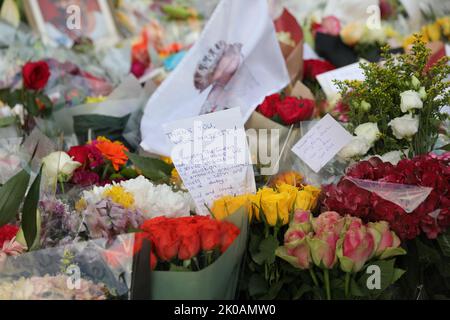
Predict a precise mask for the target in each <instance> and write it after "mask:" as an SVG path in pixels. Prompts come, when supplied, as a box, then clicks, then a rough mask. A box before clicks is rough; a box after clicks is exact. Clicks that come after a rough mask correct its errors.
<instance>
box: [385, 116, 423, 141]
mask: <svg viewBox="0 0 450 320" xmlns="http://www.w3.org/2000/svg"><path fill="white" fill-rule="evenodd" d="M389 126H390V127H391V129H392V132H393V134H394V136H395V137H396V138H397V139H405V138H406V139H410V138H411V137H412V136H414V135H415V134H416V133H417V131H418V130H419V117H418V116H412V115H411V114H405V115H404V116H403V117H399V118H395V119H392V120H391V121H390V122H389Z"/></svg>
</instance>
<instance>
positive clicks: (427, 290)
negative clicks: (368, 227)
mask: <svg viewBox="0 0 450 320" xmlns="http://www.w3.org/2000/svg"><path fill="white" fill-rule="evenodd" d="M449 160H450V156H449V154H448V153H446V154H443V155H441V156H436V155H432V154H429V155H423V156H418V157H415V158H413V159H403V160H401V161H400V162H399V163H398V164H397V165H395V166H394V165H392V164H391V163H386V162H382V161H381V160H380V159H379V158H376V157H375V158H371V159H370V160H368V161H361V162H359V163H357V164H355V165H354V166H352V167H350V168H349V170H348V172H347V174H346V176H344V177H343V178H342V179H341V181H340V182H339V183H338V184H337V185H328V186H323V195H324V196H323V199H322V205H323V207H324V209H325V210H335V211H337V212H339V213H341V214H350V215H352V216H357V217H360V218H361V219H363V220H364V221H366V222H367V221H379V220H384V221H387V222H388V223H389V225H390V227H391V228H392V230H393V231H394V232H395V233H396V234H397V235H398V236H399V237H400V238H401V239H402V241H405V245H406V246H407V250H408V255H407V256H405V257H403V258H402V259H401V263H402V265H403V266H404V267H405V268H406V269H407V273H406V275H405V277H404V278H403V279H402V281H401V282H402V286H401V288H403V290H404V291H403V292H402V293H400V296H401V297H402V298H407V299H419V298H439V297H442V296H445V297H448V296H450V289H449V288H450V286H448V285H447V283H448V276H447V272H446V270H448V269H447V268H448V265H449V250H448V249H449V247H448V241H449V226H450V219H449V217H450V215H449V212H450V211H449V208H450V196H449V190H450V189H449V181H450V174H449V170H448V168H449Z"/></svg>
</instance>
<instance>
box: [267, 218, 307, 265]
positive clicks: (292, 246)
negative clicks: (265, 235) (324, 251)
mask: <svg viewBox="0 0 450 320" xmlns="http://www.w3.org/2000/svg"><path fill="white" fill-rule="evenodd" d="M308 237H309V235H308V234H306V233H305V232H303V231H302V230H301V229H300V228H299V227H298V226H294V227H290V228H289V230H288V231H287V232H286V233H285V237H284V239H285V243H284V246H282V247H279V248H277V250H276V251H275V254H276V255H277V256H278V257H280V258H282V259H283V260H285V261H287V262H289V263H290V264H291V265H293V266H294V267H296V268H299V269H302V270H304V269H309V267H310V266H311V263H312V260H311V253H310V248H309V243H308V241H307V239H308Z"/></svg>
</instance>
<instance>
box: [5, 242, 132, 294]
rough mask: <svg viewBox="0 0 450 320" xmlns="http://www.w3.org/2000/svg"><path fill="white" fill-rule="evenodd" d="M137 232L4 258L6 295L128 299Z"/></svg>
mask: <svg viewBox="0 0 450 320" xmlns="http://www.w3.org/2000/svg"><path fill="white" fill-rule="evenodd" d="M134 239H135V235H134V234H125V235H120V236H118V237H116V238H115V239H113V240H110V241H108V240H106V239H98V240H92V241H87V242H79V243H75V244H70V245H67V246H61V247H56V248H50V249H44V250H39V251H32V252H29V253H25V254H22V255H19V256H16V257H7V258H6V259H4V260H3V261H0V300H1V299H12V300H14V299H20V300H29V299H33V300H41V299H52V300H53V299H58V300H85V299H88V300H99V299H100V300H103V299H128V298H129V297H130V286H131V283H132V270H133V256H134V241H135V240H134Z"/></svg>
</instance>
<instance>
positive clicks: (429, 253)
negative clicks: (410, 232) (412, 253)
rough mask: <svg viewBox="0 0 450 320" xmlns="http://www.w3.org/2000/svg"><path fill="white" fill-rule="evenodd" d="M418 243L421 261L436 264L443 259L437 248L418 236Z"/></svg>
mask: <svg viewBox="0 0 450 320" xmlns="http://www.w3.org/2000/svg"><path fill="white" fill-rule="evenodd" d="M416 244H417V254H418V256H419V261H420V262H422V263H425V264H434V263H436V262H438V261H439V260H440V259H441V257H440V255H439V252H438V251H437V250H436V249H434V248H432V247H429V246H427V245H426V244H424V243H423V242H422V241H420V240H419V239H418V238H416Z"/></svg>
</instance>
